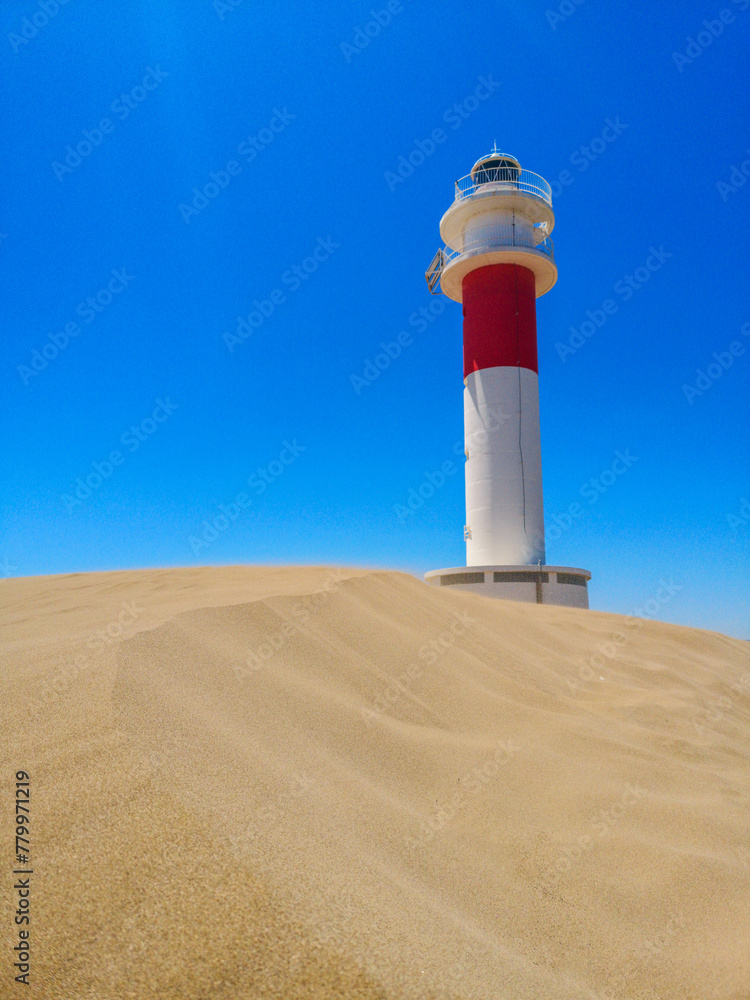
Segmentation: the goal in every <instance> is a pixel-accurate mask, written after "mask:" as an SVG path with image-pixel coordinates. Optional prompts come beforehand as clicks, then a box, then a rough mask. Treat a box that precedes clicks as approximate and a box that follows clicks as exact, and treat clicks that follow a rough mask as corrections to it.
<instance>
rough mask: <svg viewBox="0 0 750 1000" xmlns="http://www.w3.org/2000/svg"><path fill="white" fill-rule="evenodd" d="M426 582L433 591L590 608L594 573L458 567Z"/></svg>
mask: <svg viewBox="0 0 750 1000" xmlns="http://www.w3.org/2000/svg"><path fill="white" fill-rule="evenodd" d="M424 579H425V583H429V584H430V585H431V586H433V587H457V588H458V589H459V590H468V591H471V593H473V594H481V595H482V596H484V597H498V598H500V599H501V600H505V601H525V602H526V603H527V604H558V605H561V606H563V607H567V608H588V606H589V590H588V581H589V580H590V579H591V573H589V571H588V570H587V569H574V568H572V567H570V566H458V567H455V568H454V569H433V570H430V572H429V573H425V575H424Z"/></svg>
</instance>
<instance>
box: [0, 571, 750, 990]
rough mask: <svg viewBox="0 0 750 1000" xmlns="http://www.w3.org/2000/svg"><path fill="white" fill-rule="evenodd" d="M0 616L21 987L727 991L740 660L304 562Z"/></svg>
mask: <svg viewBox="0 0 750 1000" xmlns="http://www.w3.org/2000/svg"><path fill="white" fill-rule="evenodd" d="M0 599H1V600H2V608H3V612H2V614H3V619H2V624H3V634H4V636H5V648H6V651H7V654H6V657H5V658H4V659H5V662H6V664H7V667H6V670H5V671H3V672H2V677H0V685H2V688H1V693H2V704H3V721H4V723H5V725H4V726H3V737H2V739H3V751H2V753H3V761H4V763H5V768H4V770H5V772H7V773H10V772H11V771H15V770H16V768H18V767H21V766H23V767H26V768H27V770H29V772H30V773H32V777H33V784H34V789H35V795H36V802H37V806H36V815H37V817H38V819H37V826H36V827H35V828H34V829H35V850H36V860H35V872H36V875H35V879H36V886H37V887H38V888H37V889H36V892H35V917H34V919H35V924H34V926H35V928H36V930H35V934H36V939H37V941H38V949H37V950H36V952H35V957H34V963H33V967H34V975H35V986H34V992H33V995H35V996H38V997H44V998H47V997H50V998H52V997H54V998H56V1000H57V998H60V1000H64V998H67V997H70V998H76V1000H78V998H83V997H96V998H109V997H112V998H115V997H116V998H119V997H138V998H147V997H148V998H150V997H154V998H156V997H160V998H161V997H175V998H176V997H180V998H186V1000H188V998H189V1000H192V998H195V1000H198V998H203V997H212V998H213V997H217V998H227V1000H239V998H246V997H247V998H265V997H285V998H297V997H299V998H308V997H309V998H328V997H331V998H332V997H342V998H343V997H353V998H359V997H362V998H375V997H377V998H382V1000H395V998H399V1000H400V998H401V997H404V998H406V997H409V998H412V997H419V998H422V997H424V998H430V1000H433V998H446V1000H448V998H455V1000H458V998H462V1000H474V998H489V997H492V998H495V997H497V998H502V1000H505V998H507V1000H510V998H513V1000H516V998H518V997H531V998H535V1000H547V998H549V1000H552V998H555V1000H567V998H571V1000H573V998H579V997H580V998H583V997H589V998H591V997H600V998H605V997H612V998H620V997H659V998H663V1000H670V998H678V997H679V998H680V1000H683V998H685V997H701V998H706V1000H713V998H716V1000H741V998H746V997H747V996H748V995H750V962H749V960H748V957H747V956H748V955H749V954H750V947H748V945H750V915H749V914H748V908H747V905H746V904H747V899H748V892H749V890H750V842H748V839H747V831H748V828H749V827H748V819H749V818H750V817H749V812H748V805H749V801H750V782H749V781H748V776H749V774H750V739H749V738H748V720H749V718H750V653H749V651H748V644H747V643H744V642H741V641H740V640H733V639H729V638H727V637H725V636H721V635H718V634H716V633H709V632H702V631H699V630H694V629H686V628H681V627H677V626H670V625H664V624H660V623H657V622H649V621H642V622H634V621H633V620H627V619H624V618H623V617H622V616H617V615H609V614H602V613H596V612H584V611H577V610H575V609H567V608H553V607H537V606H531V605H521V604H516V603H512V602H497V601H492V600H489V599H486V598H479V597H475V596H474V595H468V594H460V593H455V592H451V591H449V590H448V589H447V588H446V589H445V590H443V589H435V588H429V587H427V586H425V585H424V584H422V583H421V582H419V581H417V580H415V579H414V578H413V577H409V576H407V575H405V574H400V573H389V572H367V571H364V570H333V569H330V568H326V567H269V568H256V567H229V568H210V569H208V568H206V569H186V570H179V569H173V570H148V571H131V572H127V573H101V574H76V575H73V576H68V577H48V578H37V579H27V580H23V579H19V580H6V581H1V582H0ZM129 606H130V607H129ZM102 632H103V634H102ZM603 650H606V651H607V652H606V654H605V653H603V652H602V651H603ZM610 654H611V655H610ZM29 699H33V704H34V708H33V712H32V713H31V718H30V717H29V712H28V704H29ZM8 795H9V791H8V788H7V787H4V788H3V789H2V805H3V814H4V815H9V813H8V811H7V809H6V808H5V805H6V803H7V801H8ZM8 954H9V942H8V943H7V944H6V948H5V949H4V958H5V957H6V956H7V955H8ZM6 968H7V965H6Z"/></svg>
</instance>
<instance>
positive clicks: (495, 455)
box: [425, 148, 591, 608]
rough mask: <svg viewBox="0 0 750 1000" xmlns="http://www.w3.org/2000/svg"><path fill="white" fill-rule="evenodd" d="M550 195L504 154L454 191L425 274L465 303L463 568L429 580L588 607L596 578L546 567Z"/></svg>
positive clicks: (480, 164)
mask: <svg viewBox="0 0 750 1000" xmlns="http://www.w3.org/2000/svg"><path fill="white" fill-rule="evenodd" d="M554 225H555V215H554V212H553V211H552V192H551V190H550V186H549V184H548V183H547V182H546V181H545V180H544V179H543V178H542V177H540V176H539V175H538V174H534V173H531V172H530V171H528V170H522V169H521V164H520V163H519V162H518V160H517V159H516V158H515V157H513V156H509V155H507V154H506V153H501V152H499V151H498V149H497V148H495V149H493V151H492V153H490V154H489V155H488V156H483V157H482V158H481V159H480V160H478V161H477V162H476V163H475V165H474V167H473V169H472V171H471V173H470V174H469V175H468V176H466V177H462V178H461V179H460V180H458V181H457V182H456V188H455V198H454V201H453V204H452V205H451V207H450V208H449V209H448V211H447V212H446V213H445V215H444V216H443V218H442V220H441V222H440V235H441V237H442V239H443V241H444V243H445V246H444V248H443V249H441V250H438V252H437V254H436V255H435V257H434V258H433V261H432V263H431V264H430V267H429V269H428V271H427V273H426V277H427V284H428V286H429V288H430V291H431V292H433V294H437V293H438V292H440V291H442V292H443V293H444V294H445V295H447V296H448V298H450V299H453V300H454V301H455V302H460V303H462V304H463V316H464V437H465V451H466V525H465V527H464V538H465V541H466V567H461V568H454V569H441V570H433V571H431V572H429V573H426V574H425V580H426V581H427V582H428V583H430V584H433V585H435V586H443V587H445V586H456V587H460V588H462V589H465V590H471V591H475V592H476V593H480V594H485V595H486V596H491V597H504V598H508V599H510V600H516V601H533V602H536V603H538V604H564V605H570V606H572V607H578V608H587V607H588V580H589V579H590V578H591V574H590V573H589V572H588V570H584V569H574V568H571V567H564V566H547V565H546V553H545V546H544V512H543V498H542V453H541V440H540V433H539V374H538V365H537V345H536V300H537V298H538V297H539V296H540V295H544V293H545V292H548V291H549V290H550V289H551V288H552V286H553V285H554V284H555V282H556V281H557V265H556V264H555V255H554V248H553V245H552V239H551V233H552V230H553V228H554Z"/></svg>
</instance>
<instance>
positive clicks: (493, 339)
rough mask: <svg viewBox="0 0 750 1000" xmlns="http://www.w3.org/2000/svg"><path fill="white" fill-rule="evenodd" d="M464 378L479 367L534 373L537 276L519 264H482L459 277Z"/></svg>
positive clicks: (537, 368)
mask: <svg viewBox="0 0 750 1000" xmlns="http://www.w3.org/2000/svg"><path fill="white" fill-rule="evenodd" d="M463 303H464V378H466V377H467V375H469V374H470V373H471V372H476V371H480V370H481V369H482V368H496V367H511V366H517V367H520V368H529V369H531V371H534V372H538V371H539V366H538V362H537V352H536V279H535V277H534V272H533V271H530V270H529V269H528V268H527V267H522V266H521V265H520V264H487V265H486V266H485V267H480V268H477V270H476V271H470V272H469V273H468V274H467V275H466V277H465V278H464V280H463Z"/></svg>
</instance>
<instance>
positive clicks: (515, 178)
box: [456, 166, 552, 206]
mask: <svg viewBox="0 0 750 1000" xmlns="http://www.w3.org/2000/svg"><path fill="white" fill-rule="evenodd" d="M493 191H523V192H525V193H526V194H533V195H535V196H536V197H537V198H541V199H542V201H546V202H547V204H548V205H550V206H551V205H552V188H551V187H550V186H549V184H548V183H547V181H545V179H544V178H543V177H540V176H539V174H535V173H532V171H531V170H520V169H519V168H517V167H508V166H505V167H480V169H479V170H477V171H476V172H475V173H474V174H473V176H472V174H467V175H466V177H460V178H459V179H458V180H457V181H456V201H460V200H461V199H462V198H470V197H471V195H473V194H478V193H481V194H487V193H490V192H493Z"/></svg>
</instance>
